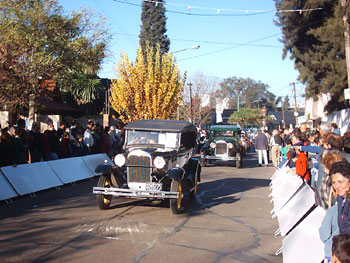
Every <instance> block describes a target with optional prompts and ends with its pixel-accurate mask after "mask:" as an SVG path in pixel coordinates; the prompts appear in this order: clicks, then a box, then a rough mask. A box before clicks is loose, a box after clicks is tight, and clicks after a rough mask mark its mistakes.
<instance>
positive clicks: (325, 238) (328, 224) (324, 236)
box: [319, 205, 339, 257]
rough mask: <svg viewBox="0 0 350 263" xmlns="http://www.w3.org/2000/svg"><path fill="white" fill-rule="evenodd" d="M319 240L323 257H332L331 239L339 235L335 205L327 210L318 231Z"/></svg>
mask: <svg viewBox="0 0 350 263" xmlns="http://www.w3.org/2000/svg"><path fill="white" fill-rule="evenodd" d="M319 233H320V238H321V240H322V242H323V243H324V252H325V257H331V256H332V238H333V236H336V235H339V227H338V207H337V205H334V206H331V207H330V208H328V210H327V213H326V215H325V217H324V218H323V221H322V224H321V227H320V229H319Z"/></svg>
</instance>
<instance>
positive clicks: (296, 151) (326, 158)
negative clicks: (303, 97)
mask: <svg viewBox="0 0 350 263" xmlns="http://www.w3.org/2000/svg"><path fill="white" fill-rule="evenodd" d="M255 146H256V150H257V152H258V155H259V165H260V166H262V165H263V161H262V159H263V158H264V164H265V165H267V164H268V156H269V154H268V151H269V150H270V151H271V154H270V155H271V159H272V164H273V166H274V167H275V168H276V169H279V168H282V167H289V169H290V171H292V172H294V173H295V174H297V175H298V176H300V177H301V178H302V179H303V180H304V181H305V182H306V183H308V184H309V185H310V187H311V188H313V189H314V192H315V202H316V204H317V205H318V206H321V207H322V208H324V209H325V210H326V216H325V218H324V219H323V222H322V226H321V228H320V238H321V240H322V241H323V242H324V244H325V261H324V262H350V163H349V162H350V132H346V133H345V134H343V136H341V135H340V131H339V128H338V126H337V125H336V124H335V123H326V122H324V123H321V124H320V125H318V127H317V129H315V130H311V129H309V128H308V127H307V125H306V124H301V125H300V127H299V128H296V129H293V130H290V129H285V130H274V131H273V132H272V134H271V135H270V134H269V133H267V132H264V131H259V132H258V135H257V136H256V138H255ZM340 244H342V245H340ZM344 244H345V246H344ZM345 248H346V249H345Z"/></svg>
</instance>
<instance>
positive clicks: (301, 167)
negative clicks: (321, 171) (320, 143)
mask: <svg viewBox="0 0 350 263" xmlns="http://www.w3.org/2000/svg"><path fill="white" fill-rule="evenodd" d="M295 168H296V173H297V175H299V176H300V177H301V178H303V179H305V180H309V179H310V174H309V163H308V160H307V157H306V155H305V153H304V152H301V153H300V154H299V155H298V159H297V161H296V163H295Z"/></svg>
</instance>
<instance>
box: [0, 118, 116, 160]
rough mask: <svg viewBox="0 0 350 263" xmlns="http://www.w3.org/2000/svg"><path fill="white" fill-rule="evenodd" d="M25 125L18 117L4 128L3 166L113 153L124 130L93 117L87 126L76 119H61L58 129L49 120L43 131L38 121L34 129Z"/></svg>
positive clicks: (0, 144) (0, 147) (1, 140)
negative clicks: (102, 124) (100, 122)
mask: <svg viewBox="0 0 350 263" xmlns="http://www.w3.org/2000/svg"><path fill="white" fill-rule="evenodd" d="M25 126H26V123H25V120H24V119H19V120H18V121H17V123H16V124H15V125H9V124H8V125H7V127H4V128H3V129H1V136H0V155H1V156H0V167H2V166H8V165H17V164H26V163H34V162H41V161H50V160H57V159H61V158H69V157H77V156H84V155H88V154H96V153H106V154H107V155H108V156H110V157H112V156H114V155H115V154H117V153H120V151H121V144H122V132H121V130H120V129H118V127H115V126H110V127H109V126H106V127H104V128H103V127H102V126H101V125H100V124H99V123H95V122H94V121H93V120H89V121H88V122H87V125H86V128H85V129H84V128H83V127H82V126H81V125H80V124H79V122H77V121H76V120H74V121H73V122H72V123H70V124H68V123H66V122H62V123H61V124H60V125H59V127H58V128H57V130H56V129H55V127H54V125H53V124H52V123H49V125H48V129H47V130H45V131H44V132H41V131H40V127H39V124H38V123H36V122H34V123H33V124H32V127H31V130H28V129H26V128H25Z"/></svg>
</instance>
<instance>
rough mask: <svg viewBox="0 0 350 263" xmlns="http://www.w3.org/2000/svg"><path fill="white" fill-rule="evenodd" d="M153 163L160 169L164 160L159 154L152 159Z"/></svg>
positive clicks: (163, 164)
mask: <svg viewBox="0 0 350 263" xmlns="http://www.w3.org/2000/svg"><path fill="white" fill-rule="evenodd" d="M153 164H154V166H155V167H156V168H157V169H162V168H163V167H164V166H165V164H166V163H165V160H164V158H163V157H161V156H157V157H156V158H155V159H154V161H153Z"/></svg>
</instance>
